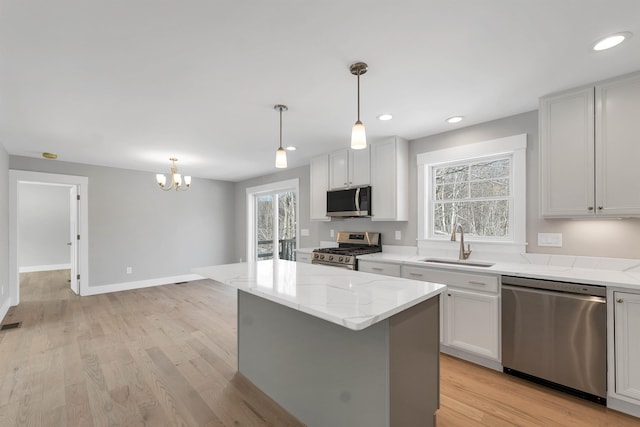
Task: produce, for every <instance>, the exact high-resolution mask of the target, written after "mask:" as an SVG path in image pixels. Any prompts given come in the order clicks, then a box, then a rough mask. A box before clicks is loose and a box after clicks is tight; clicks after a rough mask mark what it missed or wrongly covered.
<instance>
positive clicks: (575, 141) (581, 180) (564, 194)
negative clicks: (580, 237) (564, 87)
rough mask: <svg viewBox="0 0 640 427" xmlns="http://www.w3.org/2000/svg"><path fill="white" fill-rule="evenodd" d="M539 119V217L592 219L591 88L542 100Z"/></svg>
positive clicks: (592, 105)
mask: <svg viewBox="0 0 640 427" xmlns="http://www.w3.org/2000/svg"><path fill="white" fill-rule="evenodd" d="M539 120H540V209H541V214H542V216H544V217H551V218H553V217H580V216H592V215H593V214H594V206H595V200H594V197H595V196H594V194H595V190H594V88H593V87H587V88H582V89H578V90H573V91H569V92H564V93H562V94H559V95H553V96H548V97H544V98H542V99H541V100H540V110H539Z"/></svg>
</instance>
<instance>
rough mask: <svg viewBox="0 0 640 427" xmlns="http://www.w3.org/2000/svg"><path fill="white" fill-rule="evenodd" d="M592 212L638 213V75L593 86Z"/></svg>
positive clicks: (639, 122)
mask: <svg viewBox="0 0 640 427" xmlns="http://www.w3.org/2000/svg"><path fill="white" fill-rule="evenodd" d="M595 147H596V199H597V203H596V209H597V210H596V213H597V214H599V215H601V214H602V215H614V216H638V215H640V191H638V186H639V183H640V167H638V160H639V159H640V74H634V75H633V76H631V77H627V78H623V79H617V80H613V81H611V82H608V83H604V84H600V85H598V86H596V146H595Z"/></svg>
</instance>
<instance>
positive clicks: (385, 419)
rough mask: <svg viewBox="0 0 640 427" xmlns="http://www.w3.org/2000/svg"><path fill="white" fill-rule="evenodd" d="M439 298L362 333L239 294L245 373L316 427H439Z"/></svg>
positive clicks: (240, 354)
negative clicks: (437, 415)
mask: <svg viewBox="0 0 640 427" xmlns="http://www.w3.org/2000/svg"><path fill="white" fill-rule="evenodd" d="M439 298H440V295H435V296H433V297H431V298H430V299H427V300H425V301H422V302H420V303H418V304H416V305H414V306H412V307H410V308H408V309H406V310H404V311H401V312H399V313H397V314H395V315H393V316H391V317H389V318H386V319H384V320H381V321H379V322H377V323H374V324H373V325H371V326H369V327H367V328H365V329H362V330H359V331H355V330H351V329H348V328H345V327H343V326H340V325H337V324H335V323H331V322H328V321H326V320H323V319H319V318H317V317H314V316H311V315H309V314H306V313H303V312H300V311H297V310H294V309H291V308H289V307H286V306H284V305H281V304H278V303H275V302H273V301H270V300H268V299H264V298H261V297H259V296H256V295H253V294H251V293H248V292H245V291H243V290H241V289H239V290H238V370H239V371H240V372H241V373H242V374H243V375H244V376H245V377H246V378H248V379H249V380H250V381H251V382H253V383H254V384H255V385H256V386H257V387H259V388H260V389H261V390H263V391H264V392H265V393H266V394H267V395H269V396H270V397H271V398H272V399H274V400H275V401H276V402H278V403H279V404H280V405H282V407H284V408H285V409H286V410H287V411H289V412H290V413H291V414H293V415H294V416H296V417H297V418H298V419H299V420H300V421H302V422H303V423H305V424H306V425H308V426H310V427H342V426H345V427H347V426H349V427H357V426H363V427H364V426H366V427H375V426H380V427H383V426H391V427H412V426H420V427H425V426H434V425H435V411H436V410H437V409H438V406H439V319H440V317H439Z"/></svg>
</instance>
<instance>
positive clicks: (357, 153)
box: [349, 146, 371, 187]
mask: <svg viewBox="0 0 640 427" xmlns="http://www.w3.org/2000/svg"><path fill="white" fill-rule="evenodd" d="M369 157H370V155H369V146H367V148H365V149H363V150H349V186H350V187H361V186H363V185H369V184H370V183H371V177H370V174H369V171H370V166H369Z"/></svg>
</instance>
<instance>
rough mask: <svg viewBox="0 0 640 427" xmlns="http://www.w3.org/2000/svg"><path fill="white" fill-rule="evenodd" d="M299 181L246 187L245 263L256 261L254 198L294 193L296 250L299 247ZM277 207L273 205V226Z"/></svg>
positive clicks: (275, 250) (276, 243) (275, 248)
mask: <svg viewBox="0 0 640 427" xmlns="http://www.w3.org/2000/svg"><path fill="white" fill-rule="evenodd" d="M299 190H300V180H299V179H298V178H296V179H289V180H286V181H279V182H273V183H270V184H264V185H258V186H255V187H248V188H247V190H246V195H247V222H246V224H247V261H248V262H254V261H256V253H257V247H256V242H257V236H256V197H257V196H265V195H276V194H278V193H282V192H285V191H293V192H295V193H296V249H297V248H299V247H300V191H299ZM277 215H278V206H277V205H275V209H274V216H275V217H276V218H275V221H274V224H277V222H278V221H277ZM278 238H279V236H278V230H276V233H274V241H273V248H274V258H275V257H276V255H277V249H278Z"/></svg>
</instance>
